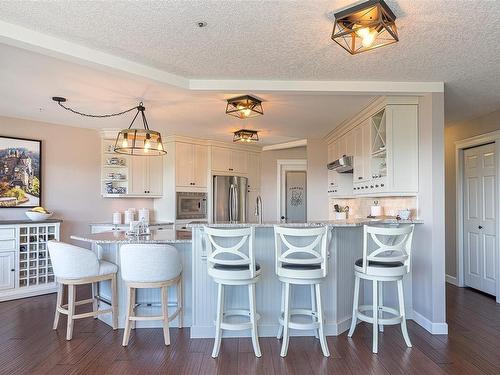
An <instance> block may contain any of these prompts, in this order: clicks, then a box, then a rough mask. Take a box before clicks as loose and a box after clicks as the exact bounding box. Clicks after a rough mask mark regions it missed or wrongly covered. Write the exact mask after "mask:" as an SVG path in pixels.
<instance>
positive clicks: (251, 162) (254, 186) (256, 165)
mask: <svg viewBox="0 0 500 375" xmlns="http://www.w3.org/2000/svg"><path fill="white" fill-rule="evenodd" d="M247 160H248V163H247V164H248V190H250V191H257V190H260V153H258V152H248V159H247Z"/></svg>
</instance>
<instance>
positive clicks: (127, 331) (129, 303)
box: [122, 286, 133, 346]
mask: <svg viewBox="0 0 500 375" xmlns="http://www.w3.org/2000/svg"><path fill="white" fill-rule="evenodd" d="M132 311H133V308H132V288H131V287H129V286H127V316H126V317H125V329H124V330H123V341H122V345H123V346H127V345H128V340H129V338H130V326H131V324H130V323H131V321H130V317H131V316H132Z"/></svg>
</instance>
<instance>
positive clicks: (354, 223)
mask: <svg viewBox="0 0 500 375" xmlns="http://www.w3.org/2000/svg"><path fill="white" fill-rule="evenodd" d="M365 224H423V220H419V219H410V220H396V219H395V218H388V217H385V218H381V219H368V218H366V219H348V220H326V221H309V222H307V223H280V222H277V221H276V222H265V223H262V224H259V223H230V222H219V223H209V224H208V225H209V226H211V227H218V228H238V227H256V228H266V227H273V226H275V225H284V226H287V227H297V228H307V227H316V226H320V225H327V226H328V227H332V228H336V227H361V226H363V225H365ZM204 225H206V224H198V223H196V224H194V223H193V224H187V225H186V227H187V228H200V227H203V226H204Z"/></svg>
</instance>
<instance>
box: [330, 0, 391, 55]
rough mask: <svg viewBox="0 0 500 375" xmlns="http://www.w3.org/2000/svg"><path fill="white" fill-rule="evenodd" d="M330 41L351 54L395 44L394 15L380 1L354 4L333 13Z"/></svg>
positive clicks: (371, 0)
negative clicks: (333, 19)
mask: <svg viewBox="0 0 500 375" xmlns="http://www.w3.org/2000/svg"><path fill="white" fill-rule="evenodd" d="M332 39H333V41H334V42H336V43H337V44H338V45H340V46H341V47H342V48H344V49H345V50H346V51H347V52H349V53H350V54H351V55H355V54H358V53H361V52H365V51H369V50H372V49H375V48H379V47H382V46H386V45H388V44H392V43H396V42H397V41H399V37H398V31H397V28H396V15H395V14H394V12H393V11H392V10H391V9H390V8H389V6H388V5H387V4H386V3H385V1H384V0H368V1H365V2H363V3H361V4H357V5H354V6H352V7H349V8H347V9H344V10H341V11H339V12H337V13H335V23H334V25H333V33H332Z"/></svg>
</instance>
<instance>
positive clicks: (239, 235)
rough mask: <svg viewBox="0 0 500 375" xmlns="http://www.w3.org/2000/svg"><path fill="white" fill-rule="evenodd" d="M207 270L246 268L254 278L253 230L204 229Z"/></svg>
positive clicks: (252, 228)
mask: <svg viewBox="0 0 500 375" xmlns="http://www.w3.org/2000/svg"><path fill="white" fill-rule="evenodd" d="M204 232H205V244H206V246H207V262H208V267H209V268H214V266H216V265H218V264H219V265H226V266H248V267H249V270H250V277H252V278H253V277H255V253H254V248H253V244H254V238H255V228H254V227H250V228H237V229H220V228H210V227H208V226H205V227H204Z"/></svg>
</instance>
